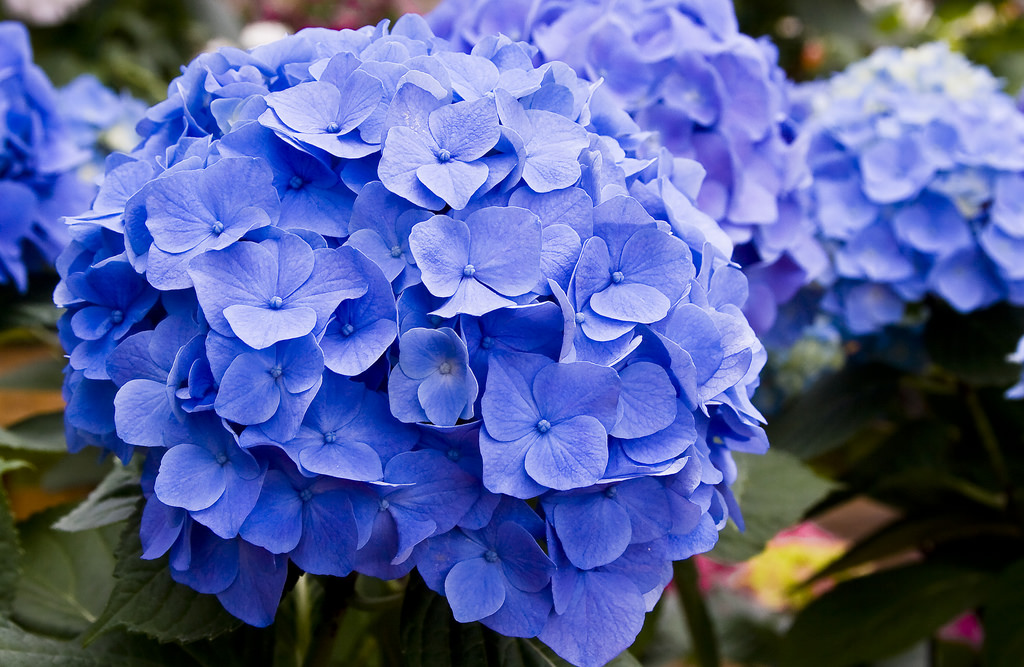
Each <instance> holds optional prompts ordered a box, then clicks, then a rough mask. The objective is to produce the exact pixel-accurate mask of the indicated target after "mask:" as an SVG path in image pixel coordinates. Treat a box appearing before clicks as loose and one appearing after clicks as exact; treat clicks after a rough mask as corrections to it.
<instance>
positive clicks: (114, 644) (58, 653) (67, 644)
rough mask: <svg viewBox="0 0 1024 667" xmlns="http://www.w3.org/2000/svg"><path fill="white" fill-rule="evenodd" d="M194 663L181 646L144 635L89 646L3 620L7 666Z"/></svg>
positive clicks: (0, 645) (0, 649)
mask: <svg viewBox="0 0 1024 667" xmlns="http://www.w3.org/2000/svg"><path fill="white" fill-rule="evenodd" d="M192 664H194V663H193V662H192V661H191V660H190V659H189V658H188V656H187V655H186V654H185V653H184V652H182V651H181V650H180V649H179V648H178V647H176V646H172V645H159V644H156V643H154V642H151V641H147V640H145V639H143V638H141V637H130V636H127V635H121V636H117V637H110V638H109V639H107V640H106V641H103V642H98V643H96V644H93V645H92V646H89V647H87V648H82V646H81V644H79V643H78V642H76V641H61V640H59V639H53V638H51V637H41V636H39V635H34V634H32V633H30V632H26V631H25V630H23V629H22V628H19V627H18V626H16V625H14V624H12V623H9V622H7V623H0V665H3V666H4V667H39V666H40V665H54V666H56V665H59V666H60V667H111V666H112V665H116V666H117V667H169V666H174V665H182V666H183V667H184V666H186V665H192Z"/></svg>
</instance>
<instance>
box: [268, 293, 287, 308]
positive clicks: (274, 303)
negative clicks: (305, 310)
mask: <svg viewBox="0 0 1024 667" xmlns="http://www.w3.org/2000/svg"><path fill="white" fill-rule="evenodd" d="M267 305H268V306H270V309H271V310H280V309H281V306H283V305H284V299H282V298H281V297H279V296H272V297H270V302H269V303H267Z"/></svg>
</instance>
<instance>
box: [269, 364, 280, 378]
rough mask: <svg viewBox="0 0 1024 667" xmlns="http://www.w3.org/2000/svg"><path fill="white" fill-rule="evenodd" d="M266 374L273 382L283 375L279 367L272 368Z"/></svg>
mask: <svg viewBox="0 0 1024 667" xmlns="http://www.w3.org/2000/svg"><path fill="white" fill-rule="evenodd" d="M267 372H268V373H270V377H272V378H274V379H275V380H276V379H278V378H279V377H281V375H282V374H284V371H283V370H282V369H281V367H280V366H274V367H273V368H271V369H270V370H269V371H267Z"/></svg>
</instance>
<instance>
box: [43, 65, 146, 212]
mask: <svg viewBox="0 0 1024 667" xmlns="http://www.w3.org/2000/svg"><path fill="white" fill-rule="evenodd" d="M57 109H58V111H59V113H60V114H61V116H62V117H63V119H64V123H65V124H66V125H67V127H68V130H69V131H70V132H71V135H72V136H73V138H74V141H75V143H76V144H77V145H78V147H79V148H80V149H82V150H83V151H88V153H89V156H90V161H89V164H88V165H87V166H86V167H83V168H80V169H79V174H80V175H81V176H82V177H83V178H86V179H87V180H93V181H100V180H102V174H103V169H104V166H103V163H104V161H105V159H106V156H107V155H109V154H110V153H114V152H118V151H121V152H128V151H130V150H132V149H133V148H134V147H135V145H136V144H137V143H139V136H138V135H137V134H136V133H135V124H136V123H138V122H139V120H141V119H142V117H143V115H145V113H146V105H145V104H144V103H143V102H142V101H141V100H137V99H135V98H134V97H132V96H131V95H129V94H127V93H121V94H120V95H118V94H117V93H115V92H114V91H112V90H110V89H109V88H107V87H106V86H104V85H103V84H102V83H100V80H99V79H97V78H96V77H95V76H93V75H91V74H82V75H81V76H78V77H77V78H75V80H74V81H72V82H71V83H69V84H68V85H66V86H64V87H63V88H61V89H60V90H59V91H58V93H57ZM91 175H95V178H92V179H89V176H91ZM92 195H95V192H93V193H92ZM91 201H92V199H91V198H90V199H89V201H88V202H86V204H85V206H82V207H80V208H79V209H78V210H75V211H74V213H76V214H77V213H81V212H82V211H84V210H86V209H87V208H88V207H89V202H91Z"/></svg>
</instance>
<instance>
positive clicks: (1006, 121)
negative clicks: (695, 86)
mask: <svg viewBox="0 0 1024 667" xmlns="http://www.w3.org/2000/svg"><path fill="white" fill-rule="evenodd" d="M794 115H795V116H796V117H797V119H798V120H799V122H800V130H799V139H798V142H799V144H800V145H801V148H802V150H804V151H805V152H806V155H807V163H808V165H809V167H810V169H811V171H812V175H813V184H812V186H811V188H810V189H809V190H808V191H807V192H806V193H805V194H806V198H805V200H804V203H803V209H804V215H806V216H807V217H808V219H809V220H811V221H812V223H813V224H814V225H815V227H816V229H817V234H818V235H819V237H820V238H821V240H822V242H823V243H824V244H825V245H826V246H827V247H828V248H829V252H830V256H831V270H830V272H829V276H828V279H827V280H826V281H825V282H827V284H828V285H829V287H828V292H827V294H826V296H825V300H824V302H823V305H824V307H825V308H826V309H827V310H829V311H830V312H831V313H833V314H834V315H835V316H836V317H837V318H838V320H839V322H840V324H841V325H842V326H843V327H844V328H845V329H846V330H847V331H849V332H852V333H854V334H865V333H872V332H876V331H879V330H880V329H881V328H883V327H885V326H887V325H891V324H896V323H898V322H900V320H902V319H903V318H904V315H905V312H906V308H907V305H908V304H914V303H917V302H920V301H922V300H924V299H925V298H926V297H933V298H937V299H941V300H943V301H945V302H947V303H949V304H950V305H951V306H952V307H953V308H954V309H956V310H957V311H959V312H962V313H968V312H971V311H973V310H976V309H979V308H984V307H986V306H989V305H992V304H994V303H996V302H998V301H1004V300H1005V301H1009V302H1010V303H1013V304H1017V305H1020V304H1022V303H1024V282H1022V281H1024V273H1021V266H1020V262H1019V258H1020V257H1021V256H1022V255H1021V253H1022V252H1024V228H1022V227H1021V224H1020V219H1021V218H1020V212H1021V211H1024V208H1022V204H1024V200H1022V198H1021V192H1022V190H1021V187H1020V186H1021V185H1022V184H1024V116H1022V115H1021V114H1020V112H1019V111H1018V110H1017V109H1016V107H1015V105H1014V101H1013V100H1012V99H1011V98H1010V97H1009V96H1008V95H1006V94H1005V93H1004V92H1002V89H1001V84H1000V82H999V81H998V80H997V79H995V78H994V77H993V76H992V75H991V74H990V73H989V72H988V70H986V69H984V68H982V67H977V66H974V65H972V64H971V63H969V62H968V61H967V60H966V59H965V58H964V57H963V56H961V55H959V54H957V53H953V52H951V51H950V50H949V48H948V47H947V46H946V45H944V44H941V43H934V44H926V45H924V46H921V47H918V48H914V49H903V50H900V49H892V48H889V49H881V50H879V51H877V52H876V53H874V54H873V55H872V56H871V57H869V58H868V59H866V60H864V61H862V62H859V63H855V64H853V65H851V66H850V67H849V68H848V69H847V70H846V71H844V72H842V73H839V74H837V75H835V76H834V77H833V78H832V79H830V80H828V81H825V82H820V83H813V84H807V85H806V86H805V87H803V88H802V89H801V92H800V100H799V104H797V105H796V107H795V110H794Z"/></svg>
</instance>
